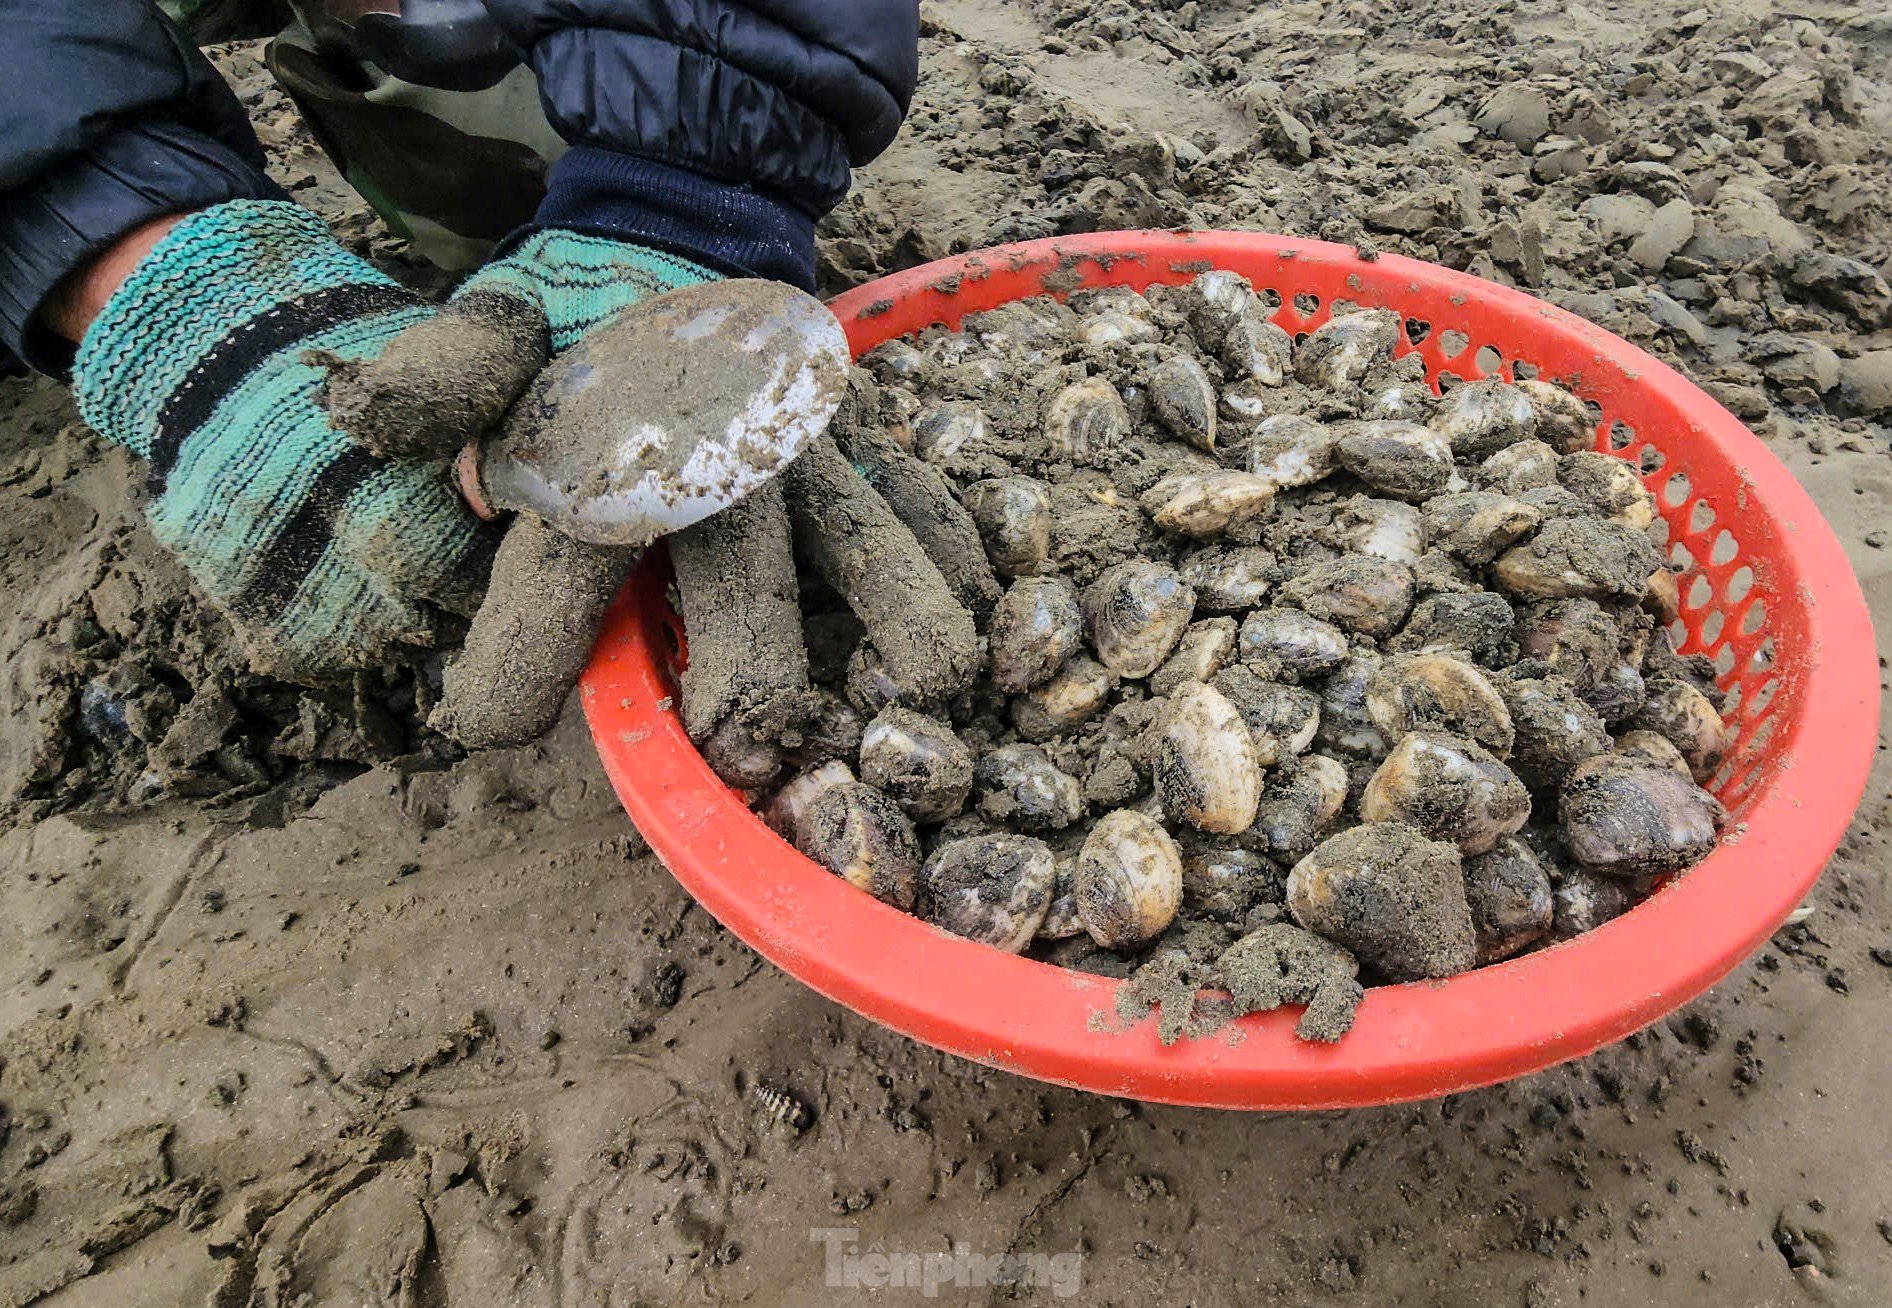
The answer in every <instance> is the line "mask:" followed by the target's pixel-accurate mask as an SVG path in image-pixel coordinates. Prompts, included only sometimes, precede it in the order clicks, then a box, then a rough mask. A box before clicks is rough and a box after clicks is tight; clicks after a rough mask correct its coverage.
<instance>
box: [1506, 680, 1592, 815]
mask: <svg viewBox="0 0 1892 1308" xmlns="http://www.w3.org/2000/svg"><path fill="white" fill-rule="evenodd" d="M1497 685H1498V693H1499V694H1501V695H1502V696H1504V703H1505V707H1506V708H1508V709H1510V710H1511V724H1512V726H1513V727H1514V728H1515V729H1516V730H1515V735H1514V737H1513V739H1512V743H1511V766H1512V768H1513V769H1515V770H1516V772H1517V774H1518V776H1520V777H1522V778H1523V779H1524V784H1525V785H1527V786H1529V787H1531V789H1533V790H1555V789H1556V788H1557V787H1558V786H1560V785H1562V784H1563V779H1564V777H1565V776H1566V775H1568V774H1569V772H1570V769H1571V768H1573V767H1575V766H1576V765H1577V764H1579V763H1581V762H1583V760H1585V759H1587V758H1595V757H1596V756H1597V755H1598V754H1607V753H1608V752H1609V751H1610V749H1611V748H1612V742H1611V740H1610V733H1609V728H1608V727H1606V726H1604V725H1603V719H1602V718H1601V717H1599V716H1598V715H1597V712H1596V710H1595V709H1593V708H1591V707H1590V706H1589V705H1588V704H1586V703H1584V701H1583V699H1582V697H1581V696H1579V695H1578V694H1577V688H1576V687H1575V686H1573V685H1571V684H1570V683H1569V682H1568V681H1566V680H1564V679H1563V678H1562V677H1559V676H1555V675H1552V676H1547V677H1541V678H1540V677H1513V678H1509V679H1506V680H1501V681H1499V682H1498V683H1497Z"/></svg>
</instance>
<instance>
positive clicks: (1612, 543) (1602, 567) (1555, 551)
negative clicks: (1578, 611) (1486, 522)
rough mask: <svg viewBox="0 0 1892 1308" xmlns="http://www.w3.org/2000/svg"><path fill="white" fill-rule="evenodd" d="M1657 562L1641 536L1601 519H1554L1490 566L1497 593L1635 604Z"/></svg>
mask: <svg viewBox="0 0 1892 1308" xmlns="http://www.w3.org/2000/svg"><path fill="white" fill-rule="evenodd" d="M1660 562H1661V558H1660V556H1659V555H1657V553H1656V548H1655V546H1654V545H1651V544H1650V543H1649V538H1648V537H1647V536H1646V535H1644V534H1643V533H1642V532H1640V531H1637V530H1635V529H1634V528H1632V527H1626V526H1624V525H1623V524H1622V523H1620V522H1611V521H1609V520H1607V519H1605V518H1552V519H1551V520H1550V521H1548V522H1546V523H1545V524H1544V525H1543V526H1541V527H1539V528H1538V529H1537V534H1536V535H1535V536H1533V537H1531V539H1530V540H1528V541H1526V542H1525V543H1524V544H1522V545H1514V546H1513V547H1512V548H1511V549H1509V550H1507V551H1506V552H1505V553H1504V554H1502V555H1500V556H1499V558H1498V561H1497V563H1495V564H1494V565H1493V566H1492V570H1491V574H1492V578H1493V580H1495V581H1496V582H1497V583H1498V587H1499V589H1501V590H1504V591H1506V592H1508V593H1509V594H1512V595H1516V596H1517V597H1518V598H1520V599H1563V598H1566V597H1570V596H1579V595H1580V596H1585V597H1587V598H1590V599H1605V598H1611V597H1614V598H1619V599H1629V600H1636V599H1641V598H1642V593H1643V591H1644V590H1645V589H1647V587H1648V585H1649V574H1650V573H1652V572H1654V571H1655V569H1656V565H1657V564H1658V563H1660Z"/></svg>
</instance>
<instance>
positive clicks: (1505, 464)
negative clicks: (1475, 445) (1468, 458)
mask: <svg viewBox="0 0 1892 1308" xmlns="http://www.w3.org/2000/svg"><path fill="white" fill-rule="evenodd" d="M1557 458H1558V455H1557V451H1556V450H1554V449H1552V448H1551V447H1550V446H1548V445H1546V444H1544V442H1543V441H1519V442H1518V443H1517V444H1516V445H1511V446H1507V447H1506V448H1504V449H1502V450H1499V451H1498V452H1497V453H1496V454H1494V455H1492V456H1491V457H1490V458H1488V459H1486V460H1485V461H1484V462H1483V463H1481V464H1479V465H1478V473H1477V476H1476V481H1477V482H1478V484H1479V485H1480V486H1483V487H1484V488H1485V489H1486V490H1492V491H1497V492H1498V493H1499V494H1500V495H1521V494H1523V493H1524V492H1525V491H1530V490H1541V489H1543V488H1544V487H1546V486H1555V485H1556V484H1557Z"/></svg>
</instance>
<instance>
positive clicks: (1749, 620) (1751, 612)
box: [1741, 599, 1767, 636]
mask: <svg viewBox="0 0 1892 1308" xmlns="http://www.w3.org/2000/svg"><path fill="white" fill-rule="evenodd" d="M1766 625H1767V601H1766V600H1764V599H1757V600H1755V601H1754V602H1753V603H1752V604H1750V605H1748V606H1747V611H1746V612H1745V613H1743V614H1742V615H1741V634H1742V635H1743V636H1752V635H1753V634H1754V633H1755V632H1757V631H1759V630H1760V629H1761V628H1762V627H1764V626H1766Z"/></svg>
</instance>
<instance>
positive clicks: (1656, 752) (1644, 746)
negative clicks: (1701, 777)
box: [1616, 728, 1695, 780]
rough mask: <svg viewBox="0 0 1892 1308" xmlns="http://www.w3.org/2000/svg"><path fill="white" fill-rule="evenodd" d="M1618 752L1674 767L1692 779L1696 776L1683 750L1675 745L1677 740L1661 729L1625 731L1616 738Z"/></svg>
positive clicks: (1643, 760)
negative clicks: (1664, 733)
mask: <svg viewBox="0 0 1892 1308" xmlns="http://www.w3.org/2000/svg"><path fill="white" fill-rule="evenodd" d="M1616 752H1617V753H1618V754H1621V755H1623V756H1624V757H1625V758H1633V759H1637V760H1639V761H1641V762H1644V763H1655V764H1658V765H1660V766H1662V767H1665V768H1672V769H1673V770H1675V771H1677V772H1679V773H1681V774H1682V775H1683V776H1685V777H1688V778H1689V779H1690V780H1693V779H1694V776H1695V774H1694V773H1693V772H1691V771H1689V767H1688V760H1687V759H1685V758H1683V757H1682V751H1681V750H1679V749H1677V748H1676V747H1675V742H1674V741H1672V740H1670V739H1669V738H1668V737H1667V736H1665V735H1663V734H1662V733H1661V732H1659V731H1647V730H1644V729H1642V728H1637V729H1636V730H1633V731H1625V732H1624V733H1623V734H1622V735H1620V736H1618V737H1617V738H1616Z"/></svg>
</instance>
